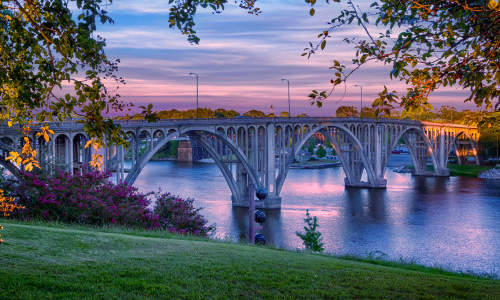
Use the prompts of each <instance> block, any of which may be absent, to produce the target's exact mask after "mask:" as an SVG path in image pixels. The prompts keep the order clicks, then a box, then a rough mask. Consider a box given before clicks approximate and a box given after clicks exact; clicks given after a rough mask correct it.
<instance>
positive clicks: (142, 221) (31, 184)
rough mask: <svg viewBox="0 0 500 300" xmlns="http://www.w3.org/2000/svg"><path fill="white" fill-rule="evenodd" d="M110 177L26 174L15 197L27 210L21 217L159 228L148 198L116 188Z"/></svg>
mask: <svg viewBox="0 0 500 300" xmlns="http://www.w3.org/2000/svg"><path fill="white" fill-rule="evenodd" d="M109 177H110V174H105V173H101V172H98V171H85V172H83V173H82V174H74V175H73V174H70V173H68V172H57V174H56V175H55V176H54V177H46V176H43V175H37V174H33V173H24V180H22V181H21V182H20V184H19V185H18V186H17V187H16V189H15V194H16V196H17V197H18V202H19V204H21V205H23V206H25V209H23V210H20V211H18V213H17V217H20V218H24V219H31V218H42V219H44V220H53V221H60V222H66V223H81V224H91V225H106V224H120V225H126V226H133V227H143V228H159V227H160V223H159V220H158V216H155V215H154V214H153V212H152V211H151V210H150V209H149V208H148V206H149V204H150V200H149V199H148V197H147V196H148V195H144V194H141V193H139V192H138V191H137V188H135V187H132V186H130V185H127V184H124V183H120V184H113V183H111V182H110V181H109Z"/></svg>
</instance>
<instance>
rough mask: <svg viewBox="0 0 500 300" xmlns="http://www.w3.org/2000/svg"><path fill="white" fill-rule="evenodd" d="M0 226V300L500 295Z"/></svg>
mask: <svg viewBox="0 0 500 300" xmlns="http://www.w3.org/2000/svg"><path fill="white" fill-rule="evenodd" d="M0 223H1V224H3V225H4V227H5V230H3V231H2V235H3V238H4V239H5V240H6V242H5V243H4V244H0V299H41V298H60V299H61V298H73V299H82V298H95V299H108V298H116V299H136V298H152V299H157V298H164V299H174V298H193V299H211V298H227V299H239V298H247V299H261V298H289V299H290V298H307V299H320V298H334V299H337V298H338V299H340V298H341V299H351V298H355V299H367V298H368V299H381V298H384V299H387V298H392V299H437V298H439V299H458V298H464V299H500V281H497V280H493V279H488V278H480V277H474V276H469V275H461V274H453V273H449V272H445V271H440V270H436V269H429V268H424V267H417V266H413V267H412V266H400V265H398V264H396V263H387V264H386V265H377V264H372V263H366V262H360V261H354V260H347V259H339V258H335V257H331V256H326V255H313V254H307V253H299V252H292V251H284V250H277V249H270V248H262V247H255V246H246V245H241V244H231V243H226V242H218V241H209V240H205V239H196V238H178V237H176V236H172V235H165V234H164V233H160V232H143V231H132V230H130V231H128V230H125V229H119V228H118V229H112V228H111V229H96V228H90V227H83V226H69V225H58V224H44V223H22V222H14V221H10V220H1V219H0ZM382 264H384V263H382Z"/></svg>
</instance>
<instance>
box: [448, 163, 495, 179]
mask: <svg viewBox="0 0 500 300" xmlns="http://www.w3.org/2000/svg"><path fill="white" fill-rule="evenodd" d="M447 167H448V169H449V170H450V176H473V177H477V176H478V175H479V173H481V172H482V171H486V170H488V169H491V168H493V167H492V166H478V165H455V164H448V166H447Z"/></svg>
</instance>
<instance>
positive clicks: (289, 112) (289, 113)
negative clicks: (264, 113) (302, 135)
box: [281, 78, 292, 118]
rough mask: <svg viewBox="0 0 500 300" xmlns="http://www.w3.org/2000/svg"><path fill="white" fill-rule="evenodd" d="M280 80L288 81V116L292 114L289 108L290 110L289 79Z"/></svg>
mask: <svg viewBox="0 0 500 300" xmlns="http://www.w3.org/2000/svg"><path fill="white" fill-rule="evenodd" d="M281 81H286V82H287V83H288V117H289V118H290V117H291V116H292V113H291V110H290V80H288V79H285V78H281Z"/></svg>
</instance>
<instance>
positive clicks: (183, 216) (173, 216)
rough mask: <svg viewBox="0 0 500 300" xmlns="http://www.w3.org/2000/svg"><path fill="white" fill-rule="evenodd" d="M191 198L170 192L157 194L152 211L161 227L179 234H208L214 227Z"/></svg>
mask: <svg viewBox="0 0 500 300" xmlns="http://www.w3.org/2000/svg"><path fill="white" fill-rule="evenodd" d="M193 203H194V200H193V199H189V198H188V199H183V198H180V197H178V196H174V195H172V194H170V193H163V194H158V195H157V196H156V206H155V209H154V213H155V214H156V215H157V216H158V217H159V221H160V225H161V227H162V228H163V229H165V230H168V231H170V232H175V233H180V234H194V235H200V236H207V235H209V234H210V233H211V232H212V231H213V230H214V229H215V228H214V226H207V221H206V220H205V219H204V218H203V217H202V216H201V215H200V214H199V211H200V208H195V207H194V204H193Z"/></svg>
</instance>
